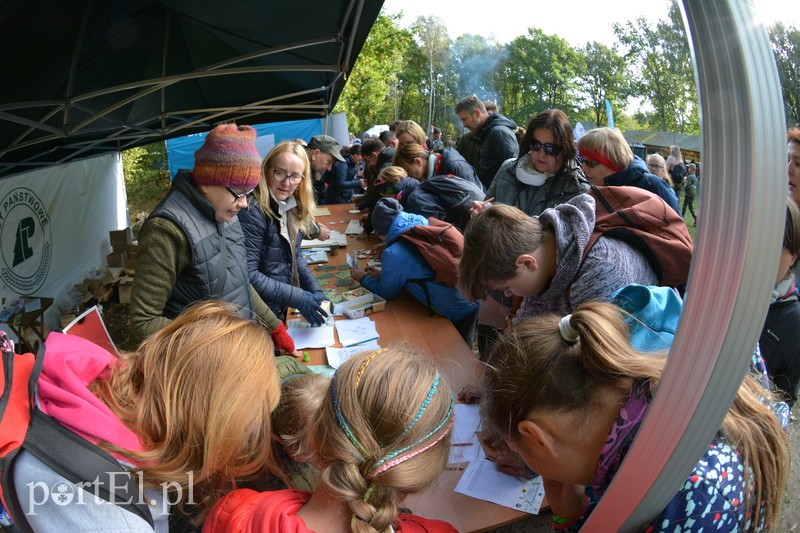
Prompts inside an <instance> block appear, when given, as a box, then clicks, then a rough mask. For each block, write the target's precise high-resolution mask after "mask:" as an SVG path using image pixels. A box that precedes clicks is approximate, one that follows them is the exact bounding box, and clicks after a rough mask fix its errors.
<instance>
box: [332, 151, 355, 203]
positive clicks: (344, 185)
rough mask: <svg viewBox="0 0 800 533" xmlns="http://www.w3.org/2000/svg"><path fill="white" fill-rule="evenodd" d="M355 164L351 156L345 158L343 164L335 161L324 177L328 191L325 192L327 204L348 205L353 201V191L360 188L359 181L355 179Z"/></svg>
mask: <svg viewBox="0 0 800 533" xmlns="http://www.w3.org/2000/svg"><path fill="white" fill-rule="evenodd" d="M356 173H357V169H356V162H355V161H353V158H352V156H348V157H346V158H345V160H344V162H342V161H336V162H334V164H333V168H332V169H331V170H330V172H328V173H327V174H326V176H325V181H327V182H328V189H327V190H326V192H325V202H326V203H327V204H349V203H350V202H352V201H353V191H354V190H355V189H358V188H360V187H361V182H360V180H359V179H358V178H357V177H356Z"/></svg>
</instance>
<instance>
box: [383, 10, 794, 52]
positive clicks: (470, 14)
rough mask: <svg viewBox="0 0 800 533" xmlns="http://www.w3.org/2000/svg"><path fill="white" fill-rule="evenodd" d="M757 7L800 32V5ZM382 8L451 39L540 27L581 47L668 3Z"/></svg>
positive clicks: (504, 38) (767, 18) (503, 35)
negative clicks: (434, 20) (428, 20)
mask: <svg viewBox="0 0 800 533" xmlns="http://www.w3.org/2000/svg"><path fill="white" fill-rule="evenodd" d="M754 4H755V9H756V13H757V16H759V17H763V20H764V22H765V23H766V24H771V23H772V22H774V21H776V20H782V21H783V22H784V24H787V25H794V26H795V27H796V28H800V3H798V2H797V0H754ZM383 6H384V10H385V12H386V13H398V12H400V11H402V12H403V15H404V17H403V19H402V21H401V26H404V27H405V26H407V25H408V24H410V23H412V22H413V21H414V20H415V19H416V18H417V17H418V16H422V15H425V16H435V17H438V18H440V19H442V21H444V23H445V25H446V26H447V28H448V33H449V34H450V38H451V39H455V38H456V37H458V36H459V35H461V34H464V33H472V34H477V35H483V36H485V37H490V36H494V37H495V38H496V39H497V41H498V42H500V43H507V42H509V41H511V40H512V39H514V38H515V37H519V36H520V35H525V34H527V30H528V28H529V27H537V28H541V29H542V30H543V31H544V32H545V33H547V34H555V35H559V36H561V37H563V38H564V39H566V40H567V41H568V42H569V43H570V44H572V45H573V46H576V47H577V46H584V45H585V44H586V43H587V42H589V41H599V42H601V43H605V44H609V45H610V44H611V43H613V42H614V40H615V39H614V32H613V30H612V28H611V25H612V23H613V22H626V21H628V20H633V19H634V18H636V17H645V18H650V19H652V18H661V17H665V16H666V15H667V13H668V11H669V0H637V1H631V0H603V1H602V2H599V1H597V0H544V1H543V0H492V1H491V2H485V3H484V2H481V3H480V4H479V3H478V2H475V0H385V1H384V4H383Z"/></svg>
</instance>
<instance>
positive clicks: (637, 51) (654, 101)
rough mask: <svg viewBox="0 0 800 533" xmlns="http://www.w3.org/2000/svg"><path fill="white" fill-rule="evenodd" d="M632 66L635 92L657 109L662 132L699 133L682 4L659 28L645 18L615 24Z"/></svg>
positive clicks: (674, 8) (676, 7)
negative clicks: (681, 10) (681, 13)
mask: <svg viewBox="0 0 800 533" xmlns="http://www.w3.org/2000/svg"><path fill="white" fill-rule="evenodd" d="M614 33H615V34H616V36H617V38H618V39H619V41H620V43H621V44H622V45H623V46H624V47H626V49H627V53H626V56H625V57H626V58H627V59H628V60H629V61H630V63H631V72H632V73H633V76H632V83H633V85H632V88H633V93H634V94H635V95H637V96H640V97H642V98H644V99H645V100H646V101H647V103H649V104H650V105H652V107H653V108H654V109H655V113H656V117H657V123H656V124H654V125H655V126H656V127H658V128H659V129H661V131H672V132H678V133H688V134H692V133H698V132H699V130H700V127H699V123H700V122H699V113H698V107H697V90H696V88H695V83H694V72H693V70H692V60H691V56H690V54H689V42H688V39H687V37H686V31H685V30H684V28H683V20H682V18H681V16H680V11H679V9H678V3H677V1H676V0H672V3H671V5H670V10H669V14H668V16H667V18H666V19H665V20H664V21H661V22H658V23H656V24H655V25H653V24H651V23H649V22H648V21H647V20H646V19H644V18H637V19H636V20H635V21H633V22H630V21H629V22H626V23H625V24H614Z"/></svg>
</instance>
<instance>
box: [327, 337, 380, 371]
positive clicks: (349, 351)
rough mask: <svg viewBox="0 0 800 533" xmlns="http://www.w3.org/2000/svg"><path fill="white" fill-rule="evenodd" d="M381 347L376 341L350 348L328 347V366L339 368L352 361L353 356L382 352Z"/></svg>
mask: <svg viewBox="0 0 800 533" xmlns="http://www.w3.org/2000/svg"><path fill="white" fill-rule="evenodd" d="M380 349H381V347H380V345H379V344H378V343H377V342H376V341H370V342H365V343H364V344H357V345H356V346H351V347H349V348H334V347H333V346H328V347H327V348H325V352H326V355H327V356H328V364H329V365H330V366H332V367H333V368H339V367H340V366H341V365H342V363H344V362H345V361H347V360H348V359H350V358H351V357H352V356H354V355H355V354H357V353H359V352H365V351H375V350H380Z"/></svg>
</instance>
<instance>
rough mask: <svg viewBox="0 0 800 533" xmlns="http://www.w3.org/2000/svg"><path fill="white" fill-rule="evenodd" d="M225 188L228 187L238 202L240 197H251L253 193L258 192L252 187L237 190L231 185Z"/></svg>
mask: <svg viewBox="0 0 800 533" xmlns="http://www.w3.org/2000/svg"><path fill="white" fill-rule="evenodd" d="M225 188H226V189H228V192H229V193H231V194H232V195H233V199H234V200H235V201H237V202H238V201H239V199H240V198H250V197H251V196H253V193H254V192H256V190H255V189H250V190H249V191H245V192H236V191H234V190H233V189H231V188H230V187H225Z"/></svg>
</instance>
